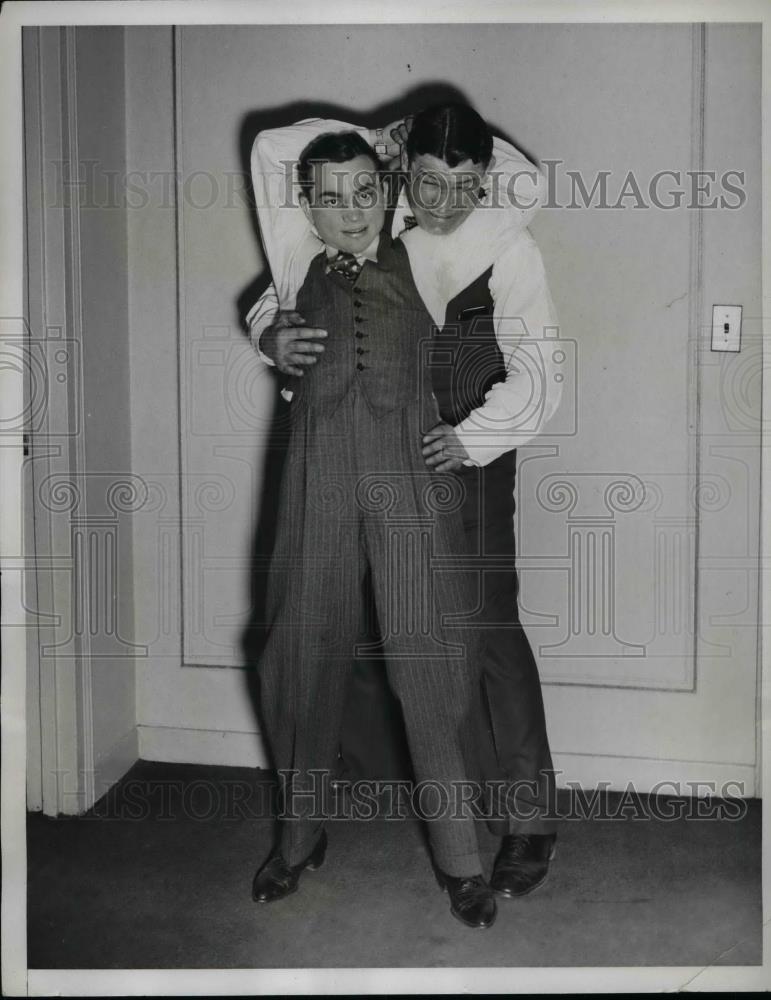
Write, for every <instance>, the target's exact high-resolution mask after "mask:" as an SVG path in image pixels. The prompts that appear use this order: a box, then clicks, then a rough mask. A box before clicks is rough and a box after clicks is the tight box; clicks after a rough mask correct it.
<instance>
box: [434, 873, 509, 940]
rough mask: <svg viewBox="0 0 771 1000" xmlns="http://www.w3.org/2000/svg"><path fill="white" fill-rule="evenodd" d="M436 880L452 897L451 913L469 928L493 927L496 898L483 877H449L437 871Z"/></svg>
mask: <svg viewBox="0 0 771 1000" xmlns="http://www.w3.org/2000/svg"><path fill="white" fill-rule="evenodd" d="M435 871H436V880H437V882H438V883H439V885H440V886H441V887H442V889H444V890H445V891H446V892H447V894H448V895H449V897H450V913H452V915H453V916H454V917H457V919H458V920H460V922H461V923H463V924H465V925H466V926H467V927H492V925H493V923H494V921H495V915H496V912H497V909H496V906H495V897H494V896H493V894H492V892H491V891H490V886H489V885H488V884H487V882H485V880H484V879H483V878H482V876H481V875H471V876H468V877H465V876H456V875H448V874H447V873H446V872H443V871H441V870H440V869H438V868H437V869H435Z"/></svg>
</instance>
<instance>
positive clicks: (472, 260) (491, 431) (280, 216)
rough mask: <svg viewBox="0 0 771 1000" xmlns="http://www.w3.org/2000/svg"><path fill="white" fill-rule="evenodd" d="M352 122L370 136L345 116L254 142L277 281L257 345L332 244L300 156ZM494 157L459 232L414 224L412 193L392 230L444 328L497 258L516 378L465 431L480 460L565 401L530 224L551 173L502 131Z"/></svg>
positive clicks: (500, 319)
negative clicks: (301, 184)
mask: <svg viewBox="0 0 771 1000" xmlns="http://www.w3.org/2000/svg"><path fill="white" fill-rule="evenodd" d="M351 130H354V131H357V132H359V133H360V134H361V135H362V136H363V137H364V138H365V139H366V140H368V141H371V140H372V136H371V133H370V132H369V130H367V129H363V128H358V127H355V126H351V125H350V124H347V123H346V122H339V121H331V120H322V119H308V120H306V121H302V122H298V123H297V124H295V125H289V126H287V127H285V128H279V129H270V130H266V131H263V132H261V133H260V134H259V135H258V136H257V138H256V139H255V141H254V145H253V147H252V158H251V168H252V182H253V185H254V192H255V198H256V202H257V213H258V216H259V221H260V230H261V233H262V239H263V243H264V246H265V251H266V254H267V257H268V263H269V264H270V268H271V273H272V276H273V282H274V283H273V285H271V286H270V287H269V288H268V289H267V290H266V291H265V292H264V293H263V295H262V296H261V297H260V299H259V300H258V302H257V303H256V304H255V305H254V306H253V307H252V309H251V310H250V311H249V313H248V315H247V323H248V324H249V327H250V331H251V336H252V342H253V343H254V345H255V347H256V348H257V350H258V351H259V338H260V335H261V334H262V332H263V330H264V329H265V328H266V327H268V326H269V325H270V324H271V323H272V322H273V319H274V318H275V315H276V312H277V311H278V309H279V308H281V309H282V310H290V309H293V308H294V306H295V302H296V298H297V293H298V291H299V290H300V288H301V286H302V283H303V281H304V280H305V277H306V274H307V272H308V267H309V265H310V262H311V260H312V259H313V258H314V257H315V256H316V255H317V254H318V253H319V252H320V251H321V249H322V248H323V246H324V244H323V243H322V242H321V241H320V240H319V237H318V235H317V234H316V233H315V232H314V230H313V227H312V226H311V224H310V223H309V221H308V219H307V218H306V216H305V214H304V212H303V211H302V209H301V208H300V205H299V202H298V200H297V192H298V185H297V183H296V172H295V171H296V162H297V159H298V158H299V155H300V153H301V151H302V149H303V148H304V147H305V146H306V145H307V144H308V143H309V142H310V141H311V139H313V138H315V137H316V136H317V135H320V134H321V133H322V132H341V131H351ZM493 155H494V157H495V164H494V167H493V168H491V171H490V173H489V174H488V178H487V180H486V183H485V187H484V196H483V198H482V200H481V202H480V204H479V205H478V206H477V207H476V208H475V209H474V211H473V212H471V213H470V214H469V215H468V216H467V217H466V219H464V221H463V222H462V223H461V225H460V226H459V227H458V228H457V229H456V230H455V231H454V232H452V233H448V234H445V235H432V234H430V233H427V232H426V231H425V230H423V229H420V228H418V227H414V228H412V229H409V230H406V226H405V216H406V215H409V214H410V212H411V210H410V207H409V202H408V200H407V196H406V192H405V191H404V190H402V191H401V192H400V195H399V200H398V203H397V207H396V209H395V212H394V219H393V227H392V236H394V237H396V236H399V235H401V239H402V242H403V243H404V245H405V248H406V249H407V253H408V255H409V259H410V266H411V269H412V274H413V278H414V281H415V284H416V286H417V289H418V291H419V293H420V295H421V297H422V299H423V301H424V303H425V304H426V307H427V309H428V311H429V313H430V314H431V317H432V318H433V320H434V322H435V323H436V324H437V326H439V327H442V326H444V322H445V315H446V310H447V304H448V302H450V301H451V300H452V299H453V298H454V297H455V296H456V295H457V294H458V293H459V292H461V291H463V289H464V288H466V287H468V285H469V284H471V282H472V281H474V280H475V279H476V278H478V277H479V275H480V274H483V273H484V272H485V271H486V270H487V269H488V268H490V266H491V265H492V275H491V278H490V292H491V295H492V299H493V302H494V314H493V319H494V324H495V334H496V339H497V341H498V345H499V348H500V350H501V353H502V355H503V361H504V365H505V368H506V378H505V381H503V382H499V383H497V384H495V385H494V386H492V388H491V389H490V390H489V392H488V393H487V394H486V397H485V402H484V403H483V404H482V405H481V406H480V407H478V408H477V409H475V410H472V412H471V413H470V414H469V415H468V417H466V419H465V420H463V421H462V422H461V423H460V424H458V425H457V426H456V428H455V432H456V434H457V435H458V438H459V440H460V442H461V444H462V445H463V446H464V448H465V449H466V451H467V453H468V455H469V459H470V462H471V463H473V464H477V465H487V464H488V463H489V462H491V461H493V460H494V459H495V458H498V457H499V456H500V455H502V454H504V452H507V451H510V450H511V449H512V448H516V447H518V446H520V445H523V444H526V443H527V442H528V441H531V440H532V439H533V438H534V437H535V436H536V435H537V434H538V433H539V431H540V430H541V429H542V428H543V426H544V424H545V423H546V421H547V420H548V419H549V418H550V417H551V415H552V414H553V413H554V411H555V410H556V408H557V405H558V403H559V399H560V395H561V390H562V384H561V376H558V373H557V370H556V366H555V364H554V360H553V354H554V352H555V350H556V349H557V347H558V343H555V342H554V339H555V338H556V332H557V319H556V313H555V310H554V305H553V303H552V300H551V296H550V294H549V289H548V285H547V282H546V275H545V271H544V267H543V261H542V259H541V254H540V252H539V250H538V247H537V246H536V244H535V242H534V240H533V238H532V236H531V235H530V233H529V232H528V231H527V230H526V228H525V227H526V226H527V223H528V222H529V221H530V219H532V217H533V216H534V215H535V213H536V211H537V210H538V207H539V206H540V204H541V203H542V202H543V200H544V195H545V189H546V184H545V180H544V178H543V175H542V174H540V172H538V171H537V170H536V168H535V167H534V166H533V165H532V164H531V163H530V162H529V161H528V160H526V159H525V158H524V157H523V156H522V154H521V153H519V151H518V150H516V149H515V148H514V147H513V146H511V145H510V144H509V143H506V142H504V141H503V140H501V139H498V138H495V139H494V142H493ZM507 192H508V197H507ZM512 194H513V196H514V198H513V200H514V201H515V204H512V203H511V202H512V197H511V196H512ZM405 230H406V231H405ZM547 336H548V337H549V338H550V339H548V340H545V339H544V338H545V337H547ZM259 353H260V356H261V357H262V359H263V361H265V362H266V363H267V364H273V362H272V361H271V360H270V359H269V358H267V357H266V356H265V355H264V354H262V352H259Z"/></svg>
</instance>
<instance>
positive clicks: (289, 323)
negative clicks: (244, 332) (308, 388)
mask: <svg viewBox="0 0 771 1000" xmlns="http://www.w3.org/2000/svg"><path fill="white" fill-rule="evenodd" d="M326 335H327V331H326V330H318V329H316V328H314V327H310V326H306V325H305V320H304V319H303V317H302V316H300V314H299V313H296V312H281V313H279V314H278V316H277V317H276V319H275V320H274V321H273V323H272V324H271V325H270V326H269V327H267V328H266V329H265V330H264V331H263V333H262V336H261V337H260V350H261V351H262V353H263V354H265V355H266V356H267V357H269V358H270V360H271V361H273V362H275V365H276V368H278V370H279V371H280V372H283V373H284V375H304V374H305V372H304V369H305V368H307V367H308V366H309V365H315V364H316V362H317V361H318V359H319V356H320V355H321V354H322V353H323V351H324V345H323V344H322V343H320V341H321V340H323V339H324V338H325V337H326Z"/></svg>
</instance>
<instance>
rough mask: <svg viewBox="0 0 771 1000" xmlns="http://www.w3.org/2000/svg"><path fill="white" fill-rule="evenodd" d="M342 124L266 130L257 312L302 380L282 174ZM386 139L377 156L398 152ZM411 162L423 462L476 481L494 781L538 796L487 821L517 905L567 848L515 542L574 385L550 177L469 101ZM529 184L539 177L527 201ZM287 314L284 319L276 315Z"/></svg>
mask: <svg viewBox="0 0 771 1000" xmlns="http://www.w3.org/2000/svg"><path fill="white" fill-rule="evenodd" d="M335 128H337V129H340V130H342V129H347V128H350V126H346V125H345V124H344V123H341V122H329V121H319V120H317V119H313V120H309V121H306V122H301V123H298V124H296V125H293V126H287V127H286V128H283V129H274V130H271V131H268V132H263V133H261V134H260V135H258V136H257V139H256V140H255V144H254V147H253V151H252V177H253V181H254V187H255V192H256V193H257V196H258V212H259V213H260V218H261V221H262V222H263V225H262V232H263V237H264V238H266V237H267V239H266V245H267V247H268V252H269V256H270V257H271V264H272V272H273V279H274V282H275V285H276V291H277V294H276V292H274V291H272V290H269V291H268V292H267V293H266V295H264V296H263V298H262V299H261V300H260V302H259V303H257V305H256V306H255V308H254V309H253V310H252V311H251V313H250V315H249V317H247V318H248V320H249V321H250V323H251V328H252V338H253V342H254V343H255V346H257V347H258V350H259V351H260V353H261V356H262V357H263V359H264V360H265V361H266V362H267V363H268V364H273V363H275V364H276V365H277V366H278V368H279V370H281V371H284V372H291V373H292V374H295V375H302V373H303V372H304V371H307V370H308V369H309V367H311V366H313V365H314V364H316V363H318V359H319V358H323V353H322V352H323V351H324V346H323V342H322V341H321V340H320V339H319V337H318V334H319V331H318V329H315V328H314V324H311V325H310V327H306V326H305V325H304V324H305V321H306V320H309V318H308V317H304V316H302V315H298V314H297V313H292V312H291V310H292V309H293V307H294V304H295V294H296V289H297V287H299V283H301V280H302V276H303V275H304V273H305V270H307V259H308V255H309V254H310V253H311V252H315V250H314V248H315V246H316V243H317V238H316V237H315V236H314V234H313V232H312V229H309V228H308V227H307V225H303V222H302V218H303V217H302V216H301V215H299V213H297V212H293V211H292V209H291V207H289V208H287V206H286V200H285V199H283V200H282V195H285V192H284V191H283V190H282V183H281V182H282V180H283V178H284V174H283V172H282V164H283V163H284V162H285V161H286V160H287V159H288V158H289V157H290V156H291V150H292V149H293V148H297V145H298V144H300V145H303V144H304V143H305V142H307V139H308V137H309V136H310V135H312V134H315V133H317V132H319V131H327V130H330V129H335ZM359 131H360V132H361V133H362V134H365V135H367V134H368V133H367V130H359ZM378 133H382V130H376V135H375V138H376V139H380V140H381V146H380V147H377V146H376V149H377V148H379V149H380V151H381V152H383V154H384V155H385V153H389V154H390V153H391V152H392V150H389V149H387V144H382V134H378ZM394 134H397V133H396V132H395V133H394ZM402 134H403V130H402ZM301 139H302V142H301V141H300V140H301ZM404 152H406V158H408V159H407V162H406V163H405V164H403V165H405V166H407V168H408V176H407V184H406V186H405V190H404V191H403V192H402V194H401V195H400V197H399V203H398V204H397V207H396V210H395V213H394V220H393V228H392V233H393V234H397V233H400V232H401V238H402V240H403V242H404V245H405V246H406V248H407V252H408V254H409V258H410V263H411V267H412V274H413V277H414V280H415V283H416V286H417V288H418V291H419V292H420V295H421V298H422V299H423V301H424V303H425V304H426V306H427V307H428V310H429V312H430V313H431V315H432V317H433V319H434V323H435V326H436V331H435V340H434V342H435V346H436V347H437V350H436V351H435V352H434V359H435V360H434V363H433V365H432V368H431V377H432V384H433V391H434V393H435V395H436V398H437V401H438V404H439V410H440V415H441V420H440V421H439V422H438V423H437V424H436V426H434V427H433V428H432V429H431V430H430V431H429V432H428V433H427V434H426V435H424V440H423V455H424V459H425V462H426V466H427V467H428V468H431V469H435V470H438V471H440V472H447V471H453V472H456V473H457V474H458V475H459V476H460V477H461V479H462V481H463V484H464V487H465V496H466V499H465V501H464V506H463V511H462V513H463V521H464V525H465V529H466V547H467V551H468V552H470V553H471V555H472V556H474V558H475V561H476V562H477V564H478V565H479V566H480V570H479V588H480V604H481V607H480V611H479V613H478V616H477V617H476V619H475V623H476V624H477V625H478V626H479V627H480V629H482V630H483V633H484V638H485V660H484V663H483V688H484V692H485V695H486V698H487V702H488V709H489V712H488V714H487V715H486V717H485V718H480V719H479V720H478V728H479V733H480V742H481V745H482V747H483V756H484V762H483V777H484V778H485V779H486V780H487V781H489V782H495V781H498V782H502V783H503V785H504V787H505V788H508V789H509V790H511V791H512V792H514V791H516V790H520V792H521V791H522V790H526V791H527V795H523V794H519V795H518V796H515V795H513V794H511V795H505V796H504V799H503V801H502V802H501V803H500V805H501V806H502V809H501V814H500V815H498V816H497V817H494V818H493V819H491V820H490V821H489V824H488V825H489V826H490V829H491V830H492V832H493V833H495V834H496V835H498V836H500V837H501V838H502V840H501V847H500V850H499V852H498V856H497V858H496V862H495V868H494V871H493V876H492V879H491V885H492V887H493V888H494V889H495V890H496V891H497V892H498V893H499V894H500V895H503V896H509V897H511V896H519V895H524V894H526V893H528V892H531V891H532V890H533V889H535V888H537V886H538V885H540V884H541V883H542V882H543V880H544V879H545V878H546V875H547V872H548V865H549V861H550V858H551V856H552V853H553V847H554V840H555V825H554V823H553V819H552V817H551V815H550V807H551V805H552V803H553V801H554V799H553V783H554V777H553V769H552V761H551V754H550V751H549V744H548V739H547V735H546V724H545V717H544V708H543V698H542V693H541V685H540V679H539V676H538V669H537V666H536V663H535V659H534V657H533V653H532V650H531V648H530V644H529V642H528V640H527V636H526V635H525V632H524V630H523V628H522V625H521V623H520V620H519V613H518V609H517V593H518V581H517V575H516V570H515V539H514V486H515V454H516V453H515V449H516V448H517V446H518V445H523V444H526V443H528V442H530V441H531V440H532V439H533V438H534V437H536V436H537V435H538V433H539V432H540V431H541V430H542V428H543V426H544V425H545V423H546V421H547V420H548V419H549V417H550V416H551V415H552V414H553V412H554V411H555V409H556V407H557V404H558V401H559V398H560V394H561V384H562V376H561V374H560V373H559V372H558V370H557V364H556V362H555V353H556V352H555V351H554V347H555V346H556V345H555V344H554V343H553V342H552V343H549V342H548V339H547V338H548V337H549V335H550V334H551V335H552V336H553V335H554V331H556V328H557V321H556V316H555V312H554V307H553V304H552V302H551V297H550V295H549V290H548V286H547V283H546V277H545V273H544V268H543V262H542V260H541V256H540V253H539V251H538V248H537V246H536V245H535V243H534V241H533V239H532V237H531V236H530V234H529V233H528V232H527V230H526V229H525V228H524V227H525V225H526V224H527V222H529V221H530V218H532V215H533V214H534V212H535V210H536V209H537V204H538V198H539V196H541V195H542V193H543V187H542V185H541V183H540V180H542V179H540V180H539V175H538V173H537V171H535V168H534V167H533V166H532V164H529V163H528V162H527V161H526V160H524V158H523V157H521V155H520V154H518V153H517V151H516V150H514V149H513V147H511V146H509V145H508V144H506V143H503V142H502V140H499V139H496V138H495V137H493V136H492V135H491V133H490V130H489V128H488V127H487V125H486V123H485V122H484V120H483V119H482V118H481V117H480V116H479V115H478V114H477V113H476V112H475V111H474V110H473V109H472V108H470V107H469V106H467V105H463V104H445V105H439V106H436V107H433V108H429V109H426V110H425V111H423V112H421V113H420V114H418V115H417V116H416V117H415V119H414V121H413V123H412V126H411V128H410V130H409V134H408V136H407V141H406V150H405V151H404ZM494 167H495V168H497V170H498V171H499V174H498V176H494V175H493V173H492V170H493V168H494ZM523 178H524V180H525V181H527V180H530V182H531V184H530V188H529V197H528V192H527V191H525V193H524V198H522V184H521V183H520V182H521V181H522V179H523ZM496 181H497V182H498V184H497V189H496V184H495V182H496ZM496 193H497V196H498V198H499V199H500V198H501V195H502V193H503V194H506V195H508V196H509V204H508V205H504V207H500V208H499V207H497V205H496V201H495V198H496ZM518 196H519V197H520V203H519V204H518V203H517V197H518ZM512 202H513V203H512ZM523 204H524V207H522V206H523ZM277 206H281V207H277ZM271 251H272V252H271ZM276 260H283V261H284V266H283V267H277V266H276V264H275V261H276ZM279 305H280V307H281V309H282V310H283V311H284V315H283V316H279V317H278V318H276V310H277V307H278V306H279ZM316 326H317V325H316ZM351 701H352V702H354V699H353V698H352V699H351ZM354 703H355V702H354ZM363 715H364V712H363V711H362V710H361V708H360V707H358V706H357V708H356V709H355V710H352V711H351V712H350V713H349V715H348V716H347V718H348V719H349V720H350V722H349V724H348V728H347V729H344V732H343V736H342V748H343V753H344V754H345V750H346V743H351V744H352V743H354V742H355V741H356V740H357V739H358V741H359V744H361V742H362V740H365V739H366V738H367V734H366V733H358V734H357V731H356V730H357V727H356V719H357V718H359V717H362V716H363Z"/></svg>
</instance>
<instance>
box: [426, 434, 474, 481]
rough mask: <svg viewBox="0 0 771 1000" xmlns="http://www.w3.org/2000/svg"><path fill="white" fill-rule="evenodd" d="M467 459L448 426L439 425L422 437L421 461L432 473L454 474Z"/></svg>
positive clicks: (464, 450)
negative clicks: (422, 460)
mask: <svg viewBox="0 0 771 1000" xmlns="http://www.w3.org/2000/svg"><path fill="white" fill-rule="evenodd" d="M468 457H469V455H468V452H467V451H466V449H465V448H464V447H463V445H462V444H461V443H460V440H459V438H458V435H457V434H456V433H455V428H454V427H452V426H451V425H450V424H446V423H444V422H442V423H439V424H437V425H436V427H432V428H431V430H430V431H429V432H428V434H425V435H424V436H423V459H424V461H425V463H426V465H427V466H428V468H429V469H433V470H434V472H456V471H457V470H458V469H460V468H462V467H463V463H464V461H466V460H467V459H468Z"/></svg>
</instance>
